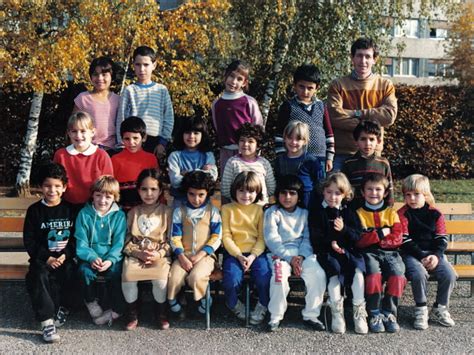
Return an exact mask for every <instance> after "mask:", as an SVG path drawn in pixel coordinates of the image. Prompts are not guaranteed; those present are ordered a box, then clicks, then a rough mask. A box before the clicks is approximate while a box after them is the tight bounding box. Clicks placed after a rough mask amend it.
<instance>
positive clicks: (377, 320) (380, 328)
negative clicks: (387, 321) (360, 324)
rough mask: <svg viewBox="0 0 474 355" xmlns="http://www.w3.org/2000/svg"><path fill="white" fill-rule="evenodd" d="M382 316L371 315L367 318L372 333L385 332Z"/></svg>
mask: <svg viewBox="0 0 474 355" xmlns="http://www.w3.org/2000/svg"><path fill="white" fill-rule="evenodd" d="M383 320H384V316H383V315H382V314H376V315H373V316H372V317H371V318H370V320H369V329H370V331H371V332H372V333H383V332H385V327H384V321H383Z"/></svg>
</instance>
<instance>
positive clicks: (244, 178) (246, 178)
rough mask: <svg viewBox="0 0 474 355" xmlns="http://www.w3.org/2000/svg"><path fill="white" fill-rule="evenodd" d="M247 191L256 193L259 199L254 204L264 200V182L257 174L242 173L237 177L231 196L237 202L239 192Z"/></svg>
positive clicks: (232, 186) (250, 172)
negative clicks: (241, 190)
mask: <svg viewBox="0 0 474 355" xmlns="http://www.w3.org/2000/svg"><path fill="white" fill-rule="evenodd" d="M240 189H245V190H248V191H250V192H254V191H255V192H256V193H257V197H256V198H255V201H253V202H254V203H255V202H257V201H260V200H262V199H263V194H262V182H261V181H260V179H259V178H258V175H257V173H255V172H253V171H242V172H241V173H240V174H239V175H237V176H236V177H235V179H234V181H233V182H232V185H231V186H230V196H231V197H232V199H233V200H234V201H237V190H240Z"/></svg>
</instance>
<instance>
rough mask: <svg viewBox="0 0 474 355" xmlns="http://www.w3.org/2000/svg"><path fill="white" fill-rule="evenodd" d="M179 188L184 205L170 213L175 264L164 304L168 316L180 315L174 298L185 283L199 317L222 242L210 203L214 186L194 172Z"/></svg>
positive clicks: (207, 177) (218, 221)
mask: <svg viewBox="0 0 474 355" xmlns="http://www.w3.org/2000/svg"><path fill="white" fill-rule="evenodd" d="M181 187H182V190H183V192H185V194H186V197H187V202H186V204H185V205H182V206H180V207H178V208H175V210H174V211H173V224H172V228H171V239H170V244H171V248H172V249H173V253H174V255H175V256H176V260H175V261H174V262H173V264H172V265H171V270H170V274H169V281H168V302H169V304H170V308H171V311H172V312H174V313H175V314H178V313H181V310H182V307H181V305H180V304H179V302H178V300H177V299H176V298H177V295H178V293H179V291H180V290H181V288H182V287H183V286H184V284H185V282H186V283H187V284H188V285H189V287H190V288H191V289H192V290H193V294H194V300H195V301H196V302H198V303H199V304H198V311H199V313H201V314H205V313H206V305H207V304H206V302H207V300H206V289H207V285H208V283H209V277H210V275H211V273H212V271H213V270H214V264H215V262H216V260H217V257H216V255H215V252H216V250H217V249H218V248H219V247H220V245H221V242H222V220H221V215H220V213H219V210H218V209H217V208H216V207H215V206H213V205H212V203H211V202H210V196H212V194H213V192H214V187H215V182H214V180H213V179H212V177H211V176H210V175H209V174H207V173H205V172H204V171H199V170H195V171H191V172H189V173H187V174H186V175H184V178H183V181H182V183H181ZM209 302H210V304H209V307H210V306H211V303H212V300H211V299H209ZM182 314H183V313H182ZM183 315H184V314H183Z"/></svg>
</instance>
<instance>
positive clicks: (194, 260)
mask: <svg viewBox="0 0 474 355" xmlns="http://www.w3.org/2000/svg"><path fill="white" fill-rule="evenodd" d="M205 256H206V252H205V251H204V250H200V251H199V252H198V253H197V254H195V255H191V256H190V257H189V258H188V259H189V261H191V262H192V263H193V265H196V264H197V263H198V262H199V261H200V260H201V259H202V258H204V257H205Z"/></svg>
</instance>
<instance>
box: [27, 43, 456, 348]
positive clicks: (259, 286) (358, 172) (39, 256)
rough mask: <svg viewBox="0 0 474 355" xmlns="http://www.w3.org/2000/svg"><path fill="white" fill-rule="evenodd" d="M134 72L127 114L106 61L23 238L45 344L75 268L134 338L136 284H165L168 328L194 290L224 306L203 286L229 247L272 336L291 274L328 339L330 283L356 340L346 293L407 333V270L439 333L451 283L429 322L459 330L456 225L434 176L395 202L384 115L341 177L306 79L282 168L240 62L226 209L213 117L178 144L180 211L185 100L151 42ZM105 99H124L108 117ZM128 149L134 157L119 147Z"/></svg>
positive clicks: (336, 325) (232, 71)
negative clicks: (163, 75) (160, 66)
mask: <svg viewBox="0 0 474 355" xmlns="http://www.w3.org/2000/svg"><path fill="white" fill-rule="evenodd" d="M133 66H134V69H135V74H136V76H137V82H136V83H134V84H132V85H130V86H128V87H127V88H126V90H125V94H124V95H123V96H122V98H120V100H119V101H118V103H117V105H115V103H116V102H117V100H116V98H115V96H114V95H115V94H112V93H110V91H109V87H110V81H111V74H112V70H113V66H112V63H111V62H109V61H107V60H104V59H101V60H95V61H93V62H92V64H91V69H90V74H91V81H92V84H93V86H94V90H93V91H92V92H91V93H88V94H85V95H83V96H85V97H87V100H85V98H83V99H82V100H78V99H76V101H75V103H76V108H77V110H76V111H75V112H74V113H73V115H72V116H71V117H70V119H69V121H68V125H67V133H68V136H69V138H70V140H71V145H69V146H68V147H66V148H61V149H59V150H58V151H57V152H56V154H55V155H54V159H53V161H54V163H52V164H49V165H47V166H44V167H42V169H41V170H40V172H39V175H40V180H41V189H42V192H43V199H42V200H41V201H39V202H37V203H35V204H34V205H32V206H31V207H30V208H29V209H28V212H27V216H26V219H25V230H24V243H25V247H26V249H27V251H28V253H29V255H30V268H29V271H28V274H27V276H26V284H27V288H28V291H29V294H30V296H31V299H32V304H33V309H34V311H35V313H36V318H37V319H38V320H39V321H40V322H41V325H42V328H43V338H44V340H45V341H47V342H54V341H57V340H59V335H58V333H57V330H56V327H59V326H61V325H63V324H64V322H65V321H66V317H67V315H68V313H69V309H70V306H71V304H70V297H69V296H70V295H69V293H71V291H72V290H74V285H73V284H74V280H75V275H76V269H77V275H79V276H78V278H79V281H80V284H81V288H82V292H83V298H84V302H85V304H86V307H87V309H88V311H89V313H90V315H91V317H92V319H93V321H94V323H96V324H98V325H101V324H107V323H108V324H110V323H111V322H113V321H114V320H115V319H117V318H119V317H120V316H121V315H124V318H125V329H127V330H133V329H135V328H136V327H137V325H138V313H139V292H138V284H137V283H138V281H151V284H152V294H153V298H154V306H155V311H154V313H155V315H156V320H157V324H158V326H159V328H160V329H167V328H168V327H169V322H168V310H170V311H171V313H172V314H175V315H176V316H178V317H185V307H184V304H182V302H181V301H180V297H179V294H180V291H181V289H182V287H183V286H184V285H185V284H187V285H188V286H189V287H190V288H191V290H192V291H193V296H194V300H195V301H196V307H197V310H198V311H199V312H200V313H205V309H206V307H207V306H209V307H210V305H207V304H206V298H205V292H206V288H207V286H208V282H209V279H210V275H211V273H212V272H213V271H214V270H215V269H216V268H219V267H220V266H219V265H218V263H217V256H216V254H217V252H218V250H219V248H220V246H221V244H223V249H224V251H223V254H224V255H223V263H222V271H223V282H222V285H223V288H224V293H225V303H226V306H227V307H228V308H229V309H230V310H231V312H232V313H234V314H235V315H236V317H237V318H239V319H244V318H245V307H244V305H243V303H242V302H241V301H240V300H239V292H240V289H241V286H242V283H243V280H244V274H245V273H249V275H250V280H251V283H252V284H253V285H254V286H255V289H256V291H257V294H258V302H257V304H256V305H255V308H254V309H253V310H252V312H251V313H250V323H251V324H260V323H261V322H263V320H264V319H265V317H266V314H267V311H268V312H269V313H270V317H269V318H270V319H269V323H268V330H269V331H275V330H277V329H278V328H279V325H280V322H281V320H282V319H283V317H284V313H285V311H286V308H287V302H286V297H287V295H288V292H289V282H288V278H289V277H290V275H292V274H293V275H295V276H300V277H301V278H302V279H303V280H304V282H305V286H306V290H307V292H306V297H305V301H306V302H305V307H304V309H303V311H302V316H303V320H304V322H305V323H306V324H307V325H309V326H310V327H312V328H314V329H316V330H324V329H325V325H324V324H323V323H322V322H321V321H320V320H319V315H320V311H321V307H322V305H323V299H324V293H325V291H326V289H327V290H328V293H329V304H330V308H331V314H332V322H331V328H332V330H333V331H334V332H336V333H344V332H345V329H346V325H345V320H344V312H343V311H344V310H343V300H344V292H345V291H344V290H345V286H348V287H349V289H350V290H351V293H352V303H353V317H354V324H355V331H356V332H357V333H361V334H365V333H367V332H368V329H369V328H370V330H371V331H373V332H383V331H388V332H396V331H398V330H399V326H398V323H397V318H396V316H397V305H398V300H399V298H400V296H401V294H402V292H403V289H404V287H405V283H406V279H405V275H407V277H408V279H410V280H411V281H412V283H413V290H414V295H415V301H416V306H417V308H416V312H415V317H416V319H415V324H414V326H415V328H417V329H426V328H427V326H428V311H427V305H426V284H427V278H428V276H427V275H428V273H432V274H434V275H435V277H437V278H438V280H439V283H438V295H437V300H436V303H435V305H434V307H433V312H432V316H431V317H432V318H433V319H435V320H437V321H438V322H440V323H441V324H443V325H445V326H452V325H454V322H453V321H452V319H451V317H450V315H449V313H448V310H447V306H448V301H449V295H450V292H451V291H452V289H453V286H454V281H455V278H456V275H455V273H454V271H453V269H452V267H451V266H450V264H449V262H447V261H446V259H445V256H444V250H445V249H446V245H447V242H446V233H445V228H444V220H443V216H442V215H441V213H440V212H439V211H438V210H436V209H435V207H434V201H433V199H432V196H431V194H430V191H429V183H428V180H427V179H426V178H425V177H423V176H421V175H412V176H409V177H408V178H406V179H405V180H404V182H403V193H404V196H405V202H406V205H405V206H404V207H403V208H402V209H401V210H400V211H398V213H397V212H396V211H395V210H393V208H392V207H390V206H391V204H392V202H393V198H392V195H393V194H392V192H393V185H392V181H391V173H390V167H389V164H388V162H387V160H386V159H384V158H381V157H378V156H376V155H375V144H376V143H377V142H378V141H379V140H380V125H378V123H377V122H375V121H361V122H360V123H359V125H358V126H357V127H356V129H355V130H354V139H355V141H356V142H357V145H358V147H359V152H358V153H357V154H355V155H354V156H353V157H351V158H350V159H348V160H347V161H346V163H345V164H344V167H343V169H342V172H330V171H331V170H332V160H333V155H334V153H333V152H334V138H333V135H332V130H331V127H330V121H329V119H328V115H327V110H326V109H325V107H324V105H323V104H322V102H321V101H319V100H316V99H315V98H314V94H315V92H316V90H317V88H318V85H319V74H318V72H317V69H316V68H315V67H314V66H302V67H300V68H298V70H297V71H296V73H295V82H294V88H295V92H296V96H295V98H294V99H292V100H290V101H289V102H288V103H286V104H285V105H286V106H285V105H284V106H283V107H282V110H281V112H280V116H281V120H282V122H283V121H284V120H285V118H284V117H283V116H284V115H285V113H286V114H287V115H288V116H287V117H286V121H285V122H287V123H286V124H285V126H284V128H282V132H281V134H282V141H283V142H284V147H285V151H284V152H282V153H280V154H279V155H278V157H277V159H276V160H275V164H274V166H272V165H271V164H270V162H269V161H268V160H266V159H265V158H263V157H261V156H260V155H259V147H260V145H261V143H262V140H263V136H264V129H263V127H262V118H261V114H260V111H259V109H258V105H257V103H256V101H255V99H253V98H252V97H250V96H248V95H246V94H244V93H243V89H244V88H245V87H246V86H247V85H248V77H249V68H248V67H247V66H246V65H245V64H244V63H242V62H240V61H235V62H233V63H231V64H230V66H229V67H228V69H227V71H226V73H225V81H224V86H225V88H224V93H223V95H222V96H221V97H220V98H219V99H217V100H216V101H215V102H214V103H213V106H212V121H213V126H214V129H215V130H216V133H217V135H216V136H217V144H218V146H219V148H220V167H221V177H222V181H221V194H222V202H223V205H222V208H221V211H219V210H218V209H217V208H216V207H215V206H213V205H212V204H211V202H210V197H211V196H212V194H213V192H214V188H215V183H216V180H217V176H218V170H217V166H216V161H215V159H214V156H213V154H212V152H211V151H210V139H209V134H208V132H207V125H206V123H205V121H203V120H202V119H200V118H191V119H187V120H186V121H184V123H183V124H182V125H181V127H180V129H179V132H178V134H177V135H176V138H175V142H174V144H175V146H176V147H177V150H176V151H174V152H172V153H171V154H170V155H169V157H168V166H167V168H168V175H169V178H170V185H171V188H170V192H171V195H172V196H173V206H172V207H173V208H171V207H168V206H167V203H166V200H165V199H164V194H163V191H164V186H163V185H162V182H161V178H160V167H159V166H158V160H157V156H160V155H162V154H163V153H164V151H165V147H166V145H167V144H168V143H169V141H170V139H171V131H172V129H173V125H174V122H173V121H174V119H173V111H172V106H171V100H170V98H169V94H168V91H167V90H166V88H165V87H164V86H163V85H160V84H157V83H154V82H153V81H151V74H152V72H153V70H154V68H155V66H156V58H155V55H154V52H153V51H152V50H151V49H150V48H148V47H139V48H137V50H135V52H134V56H133ZM107 100H109V104H110V105H109V107H108V108H104V107H103V106H101V105H102V104H104V102H106V101H107ZM114 105H115V106H114ZM89 106H94V107H93V109H92V108H90V107H89ZM112 106H114V107H115V110H116V111H118V115H117V116H116V117H118V118H117V120H115V117H114V115H113V114H112V111H113V108H112ZM88 109H90V110H88ZM94 110H95V111H94ZM101 110H102V111H101ZM88 112H89V113H88ZM101 112H108V117H109V118H112V117H113V118H114V119H113V120H109V123H110V122H115V124H116V126H115V127H114V129H113V130H111V129H110V127H108V128H107V129H105V131H107V132H108V133H107V134H105V133H104V132H102V133H101V134H99V130H100V129H101V128H100V127H102V128H103V127H105V126H106V125H104V126H99V124H98V119H97V118H96V117H95V116H94V117H93V116H92V115H103V113H101ZM101 117H102V116H101ZM94 123H95V125H94ZM116 129H118V130H119V135H117V137H118V136H119V137H120V138H118V139H117V138H115V145H114V144H112V143H110V142H111V141H113V140H114V139H112V138H110V137H111V136H113V132H114V130H116ZM97 137H108V138H107V141H106V140H101V141H99V140H94V139H96V138H97ZM104 139H105V138H104ZM321 140H323V142H324V143H321ZM106 142H109V143H107V144H106ZM336 143H337V142H336ZM142 145H143V148H142ZM119 146H123V148H124V149H123V150H122V151H121V152H119V153H117V152H116V148H117V147H119ZM313 149H314V151H313ZM108 153H109V154H110V155H112V157H111V158H110V157H109V154H108ZM161 170H163V167H161ZM274 172H275V173H274ZM328 173H329V174H328ZM351 185H352V187H351ZM352 188H354V193H355V197H354V198H352V195H353V189H352ZM119 198H120V203H121V206H119V205H118V202H119ZM269 202H274V203H273V204H272V205H270V206H268V203H269ZM262 205H265V207H263V206H262ZM78 208H80V211H79V212H78V213H76V212H77V211H78ZM76 214H77V216H76ZM400 249H401V254H400V253H399V250H400ZM402 258H403V259H402ZM405 265H406V270H405ZM98 276H101V277H103V278H104V280H105V285H106V288H107V295H108V296H109V297H108V299H105V300H104V299H103V300H99V299H98V292H97V278H98ZM385 281H386V288H385V292H382V285H383V282H385ZM382 295H383V297H382ZM367 312H368V313H367ZM368 315H369V317H370V318H369V322H368V323H367V316H368Z"/></svg>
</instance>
